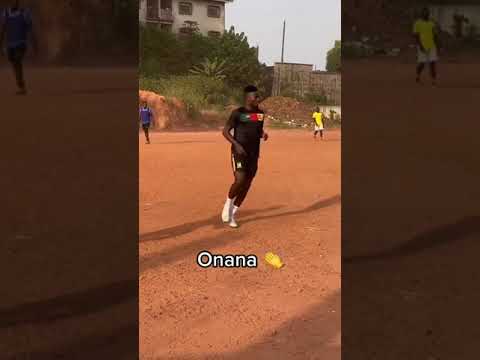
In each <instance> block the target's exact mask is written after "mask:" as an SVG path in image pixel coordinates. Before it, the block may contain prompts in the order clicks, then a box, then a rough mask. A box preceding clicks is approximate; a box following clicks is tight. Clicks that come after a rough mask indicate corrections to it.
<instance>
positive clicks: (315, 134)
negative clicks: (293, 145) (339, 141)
mask: <svg viewBox="0 0 480 360" xmlns="http://www.w3.org/2000/svg"><path fill="white" fill-rule="evenodd" d="M317 134H318V130H315V131H314V132H313V138H314V139H317Z"/></svg>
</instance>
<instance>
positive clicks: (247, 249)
mask: <svg viewBox="0 0 480 360" xmlns="http://www.w3.org/2000/svg"><path fill="white" fill-rule="evenodd" d="M327 136H328V140H326V141H325V142H318V143H314V142H313V140H312V139H311V134H310V133H308V132H305V131H292V130H290V131H281V130H277V131H271V140H270V141H269V142H268V143H266V144H264V145H263V154H262V158H261V163H260V170H259V173H258V176H257V178H256V181H255V183H254V186H253V188H252V190H251V193H250V194H249V196H248V197H247V200H246V201H245V204H244V207H243V208H242V209H241V210H240V212H239V216H238V220H239V222H240V225H241V227H240V228H239V229H237V230H233V229H229V228H226V227H224V226H223V225H222V224H221V222H220V213H219V212H220V210H221V207H222V205H223V202H224V200H225V196H226V191H227V189H228V186H229V185H230V182H231V181H232V174H231V170H230V165H229V164H230V163H229V152H228V151H229V148H228V146H227V144H226V142H225V141H224V140H223V138H222V137H221V135H220V134H219V133H218V132H208V133H203V132H202V133H154V134H153V136H152V144H151V145H144V142H143V137H140V149H139V151H140V350H141V359H143V360H147V359H179V360H180V359H181V360H184V359H192V360H193V359H199V360H200V359H201V360H203V359H235V360H243V359H259V360H260V359H289V360H290V359H292V360H293V359H298V360H300V359H301V360H304V359H319V360H320V359H321V360H330V359H331V360H337V359H340V132H339V131H332V132H329V133H328V134H327ZM200 250H210V251H211V252H213V253H217V254H228V253H233V254H252V253H253V254H256V255H257V256H258V258H259V266H258V268H257V269H202V268H200V267H199V266H197V265H196V262H195V261H196V255H197V253H198V252H199V251H200ZM267 251H274V252H276V253H278V254H279V255H280V256H281V257H282V259H283V260H284V262H285V263H286V266H285V267H284V268H283V269H282V270H273V269H271V268H269V267H268V266H267V265H266V264H265V263H264V260H263V257H264V255H265V253H266V252H267Z"/></svg>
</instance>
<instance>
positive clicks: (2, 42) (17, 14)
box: [0, 0, 37, 95]
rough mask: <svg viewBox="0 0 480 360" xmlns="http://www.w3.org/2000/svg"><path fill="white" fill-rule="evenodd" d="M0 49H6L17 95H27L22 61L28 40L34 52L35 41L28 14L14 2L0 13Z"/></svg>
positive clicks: (18, 3) (17, 2) (30, 18)
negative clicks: (13, 74)
mask: <svg viewBox="0 0 480 360" xmlns="http://www.w3.org/2000/svg"><path fill="white" fill-rule="evenodd" d="M0 27H1V32H0V47H2V49H3V48H5V49H6V53H7V57H8V60H9V61H10V63H11V64H12V66H13V70H14V72H15V78H16V81H17V86H18V92H17V94H19V95H24V94H26V93H27V89H26V86H25V79H24V76H23V59H24V57H25V53H26V51H27V44H28V40H29V39H30V40H31V41H32V43H33V47H34V50H35V51H36V48H37V46H36V40H35V36H34V32H33V23H32V17H31V14H30V12H29V11H28V10H27V9H24V8H22V7H20V2H19V1H18V0H17V1H15V2H14V3H13V4H12V6H11V7H9V8H7V9H4V10H2V11H1V13H0ZM4 46H5V47H4Z"/></svg>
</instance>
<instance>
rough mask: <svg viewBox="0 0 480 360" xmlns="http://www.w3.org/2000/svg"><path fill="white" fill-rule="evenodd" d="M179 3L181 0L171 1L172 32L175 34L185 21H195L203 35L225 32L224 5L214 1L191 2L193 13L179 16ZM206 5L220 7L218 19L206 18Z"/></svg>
mask: <svg viewBox="0 0 480 360" xmlns="http://www.w3.org/2000/svg"><path fill="white" fill-rule="evenodd" d="M180 2H182V0H173V15H174V18H175V22H174V23H173V30H174V31H175V32H178V30H179V29H180V28H181V27H182V26H183V23H184V22H185V21H196V22H197V23H198V25H199V28H200V32H201V33H202V34H204V35H207V34H208V32H209V31H218V32H220V33H223V32H224V31H225V4H223V3H221V2H215V1H203V0H202V1H191V2H192V3H193V13H192V15H191V16H190V15H180V14H179V3H180ZM208 5H215V6H219V7H220V9H221V14H220V18H212V17H209V16H208V13H207V10H208Z"/></svg>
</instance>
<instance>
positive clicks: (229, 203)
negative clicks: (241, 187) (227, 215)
mask: <svg viewBox="0 0 480 360" xmlns="http://www.w3.org/2000/svg"><path fill="white" fill-rule="evenodd" d="M233 200H235V199H230V198H229V197H227V201H225V206H228V207H232V205H233Z"/></svg>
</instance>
